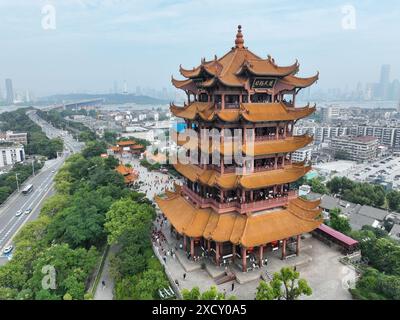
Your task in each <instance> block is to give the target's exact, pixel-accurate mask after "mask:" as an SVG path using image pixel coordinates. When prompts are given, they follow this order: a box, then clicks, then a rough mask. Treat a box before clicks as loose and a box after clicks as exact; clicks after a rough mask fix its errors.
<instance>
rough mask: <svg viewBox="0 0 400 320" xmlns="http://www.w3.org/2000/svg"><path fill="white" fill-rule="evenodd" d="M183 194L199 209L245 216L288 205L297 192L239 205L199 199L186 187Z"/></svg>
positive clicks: (233, 202)
mask: <svg viewBox="0 0 400 320" xmlns="http://www.w3.org/2000/svg"><path fill="white" fill-rule="evenodd" d="M182 190H183V194H184V195H186V196H187V197H188V198H189V199H190V200H191V201H192V202H193V203H194V204H195V205H198V206H199V207H200V208H202V209H205V208H212V209H213V210H214V211H215V212H217V213H228V212H234V211H236V212H238V213H240V214H245V213H247V212H254V211H261V210H268V209H272V208H275V207H282V206H285V205H287V204H288V203H289V200H292V199H295V198H297V191H289V193H288V195H287V196H285V197H281V198H274V199H268V200H261V201H254V202H250V203H240V202H239V201H232V202H227V203H219V202H218V201H217V200H215V199H211V198H209V199H206V198H203V197H200V196H199V195H198V194H196V193H195V192H194V191H192V190H190V189H189V188H188V187H187V186H183V189H182Z"/></svg>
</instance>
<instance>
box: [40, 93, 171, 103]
mask: <svg viewBox="0 0 400 320" xmlns="http://www.w3.org/2000/svg"><path fill="white" fill-rule="evenodd" d="M92 99H104V104H125V103H136V104H166V103H169V101H168V100H162V99H157V98H152V97H149V96H137V95H135V94H86V93H77V94H75V93H74V94H57V95H53V96H48V97H43V98H40V99H39V100H38V101H37V102H36V103H35V104H38V105H49V104H61V103H73V102H77V101H83V100H92Z"/></svg>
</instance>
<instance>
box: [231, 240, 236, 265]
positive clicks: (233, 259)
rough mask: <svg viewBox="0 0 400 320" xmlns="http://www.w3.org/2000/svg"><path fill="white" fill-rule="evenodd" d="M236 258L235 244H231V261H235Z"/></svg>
mask: <svg viewBox="0 0 400 320" xmlns="http://www.w3.org/2000/svg"><path fill="white" fill-rule="evenodd" d="M235 258H236V245H234V244H232V261H233V262H235Z"/></svg>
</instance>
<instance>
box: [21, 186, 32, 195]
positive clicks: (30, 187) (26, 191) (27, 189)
mask: <svg viewBox="0 0 400 320" xmlns="http://www.w3.org/2000/svg"><path fill="white" fill-rule="evenodd" d="M32 190H33V184H28V185H27V186H25V188H24V189H22V194H29V193H31V192H32Z"/></svg>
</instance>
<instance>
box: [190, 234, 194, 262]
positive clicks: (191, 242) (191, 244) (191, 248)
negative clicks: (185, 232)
mask: <svg viewBox="0 0 400 320" xmlns="http://www.w3.org/2000/svg"><path fill="white" fill-rule="evenodd" d="M190 256H191V257H192V259H193V258H194V239H193V238H190Z"/></svg>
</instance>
